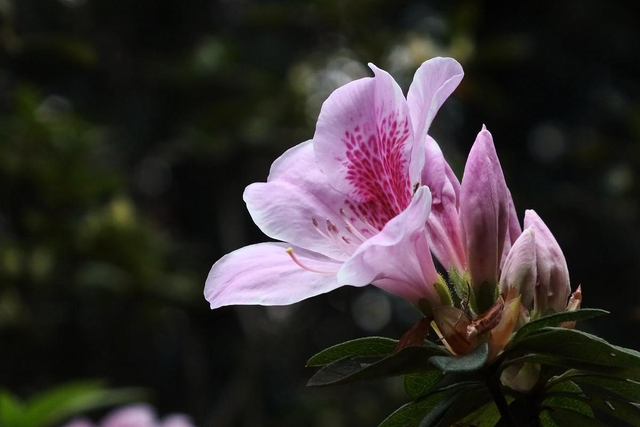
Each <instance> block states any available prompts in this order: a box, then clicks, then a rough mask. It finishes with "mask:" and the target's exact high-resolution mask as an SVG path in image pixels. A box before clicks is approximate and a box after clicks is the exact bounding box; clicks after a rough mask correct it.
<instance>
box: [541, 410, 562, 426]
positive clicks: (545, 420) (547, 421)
mask: <svg viewBox="0 0 640 427" xmlns="http://www.w3.org/2000/svg"><path fill="white" fill-rule="evenodd" d="M539 420H540V427H560V426H559V425H558V424H556V422H555V421H554V420H553V418H551V413H550V412H549V411H548V410H546V409H545V410H544V411H542V412H540V416H539Z"/></svg>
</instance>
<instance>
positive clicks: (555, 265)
mask: <svg viewBox="0 0 640 427" xmlns="http://www.w3.org/2000/svg"><path fill="white" fill-rule="evenodd" d="M524 226H525V228H529V227H533V229H534V231H535V235H536V237H535V242H536V264H537V270H538V271H537V275H538V279H537V287H536V292H535V310H536V311H537V312H541V313H544V312H545V311H547V310H549V309H551V310H554V311H556V312H558V311H564V309H565V308H566V305H567V298H568V297H569V293H570V292H571V286H570V283H569V269H568V268H567V261H566V259H565V257H564V254H563V253H562V249H560V245H558V242H557V241H556V239H555V238H554V237H553V234H551V231H550V230H549V228H548V227H547V226H546V224H545V223H544V222H543V221H542V219H540V217H539V216H538V214H536V213H535V212H534V211H533V210H528V211H526V212H525V216H524Z"/></svg>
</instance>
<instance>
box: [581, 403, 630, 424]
mask: <svg viewBox="0 0 640 427" xmlns="http://www.w3.org/2000/svg"><path fill="white" fill-rule="evenodd" d="M589 404H590V405H591V407H593V409H595V410H596V411H598V412H600V413H604V414H606V415H608V416H609V417H612V418H617V419H618V420H621V421H624V422H625V423H628V424H629V425H632V426H640V408H638V407H637V406H634V405H633V404H631V403H628V402H624V401H622V400H619V399H613V398H610V397H603V396H591V397H590V399H589Z"/></svg>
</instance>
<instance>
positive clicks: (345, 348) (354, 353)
mask: <svg viewBox="0 0 640 427" xmlns="http://www.w3.org/2000/svg"><path fill="white" fill-rule="evenodd" d="M397 345H398V341H396V340H392V339H391V338H384V337H367V338H358V339H355V340H352V341H347V342H343V343H342V344H337V345H334V346H333V347H329V348H327V349H325V350H322V351H321V352H320V353H318V354H316V355H315V356H313V357H312V358H311V359H309V361H308V362H307V366H310V367H316V366H326V365H328V364H330V363H333V362H336V361H338V360H340V359H344V358H346V357H352V358H353V357H384V356H388V355H389V354H391V353H393V350H394V349H395V348H396V346H397Z"/></svg>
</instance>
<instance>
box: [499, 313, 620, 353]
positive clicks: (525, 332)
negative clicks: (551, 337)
mask: <svg viewBox="0 0 640 427" xmlns="http://www.w3.org/2000/svg"><path fill="white" fill-rule="evenodd" d="M605 314H609V312H608V311H606V310H601V309H599V308H583V309H580V310H575V311H563V312H560V313H554V314H550V315H548V316H544V317H540V318H538V319H536V320H534V321H532V322H529V323H527V324H526V325H524V326H523V327H522V328H520V330H519V331H518V332H517V333H516V335H515V336H514V337H513V339H512V340H511V343H512V345H514V344H515V343H517V342H518V341H520V340H522V339H523V338H525V337H527V336H529V335H531V334H532V333H534V332H536V331H538V330H540V329H542V328H546V327H550V326H558V325H561V324H563V323H566V322H578V321H581V320H587V319H592V318H594V317H600V316H604V315H605Z"/></svg>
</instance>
